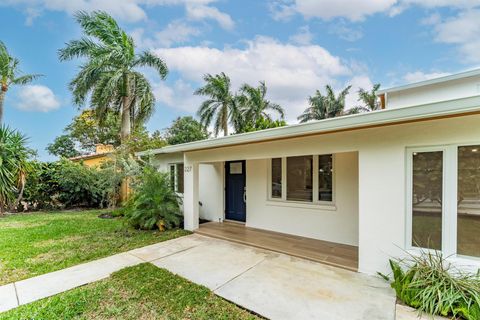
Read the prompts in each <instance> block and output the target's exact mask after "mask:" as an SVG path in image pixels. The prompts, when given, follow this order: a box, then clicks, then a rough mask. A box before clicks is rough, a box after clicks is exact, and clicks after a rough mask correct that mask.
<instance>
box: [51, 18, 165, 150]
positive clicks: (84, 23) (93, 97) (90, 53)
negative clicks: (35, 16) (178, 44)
mask: <svg viewBox="0 0 480 320" xmlns="http://www.w3.org/2000/svg"><path fill="white" fill-rule="evenodd" d="M75 18H76V20H77V22H78V23H79V24H80V26H81V27H82V29H83V33H84V35H85V36H83V37H82V38H81V39H79V40H72V41H70V42H69V43H67V44H66V47H65V48H63V49H61V50H59V58H60V60H61V61H65V60H72V59H73V58H79V57H82V58H86V62H85V63H84V64H82V65H81V67H80V71H79V73H78V74H77V75H76V76H75V78H74V79H73V80H72V81H71V82H70V90H71V91H72V93H73V97H74V103H75V104H76V105H78V106H83V105H85V102H86V100H87V98H88V97H89V96H90V107H91V108H92V109H94V110H95V113H96V116H97V117H98V119H99V120H100V121H102V120H103V119H105V118H106V116H107V114H108V111H114V112H115V113H117V114H119V115H121V130H120V136H121V139H122V141H125V140H126V139H128V138H129V137H130V134H131V132H132V127H133V126H134V125H135V122H138V124H141V123H143V122H145V121H146V120H147V119H148V118H149V117H150V116H151V115H152V114H153V111H154V108H155V97H154V95H153V93H152V88H151V86H150V83H149V81H148V80H147V79H146V77H145V76H144V75H143V74H142V73H141V72H139V71H138V70H137V68H141V67H151V68H153V69H154V70H155V71H156V72H157V73H158V74H159V75H160V77H161V78H162V79H165V77H166V76H167V73H168V69H167V66H166V64H165V62H163V60H162V59H160V58H159V57H157V56H155V55H154V54H152V53H151V52H147V51H143V52H141V53H135V44H134V42H133V39H132V37H130V36H128V35H127V34H126V33H125V31H123V30H122V29H120V27H119V26H118V24H117V22H116V21H115V20H114V19H113V18H112V17H111V16H110V15H108V14H107V13H105V12H102V11H95V12H92V13H90V14H89V13H86V12H83V11H80V12H78V13H77V14H75Z"/></svg>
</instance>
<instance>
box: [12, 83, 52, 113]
mask: <svg viewBox="0 0 480 320" xmlns="http://www.w3.org/2000/svg"><path fill="white" fill-rule="evenodd" d="M18 98H19V101H18V103H17V107H18V108H19V109H20V110H24V111H40V112H49V111H52V110H55V109H58V108H59V107H60V102H59V101H58V99H57V97H56V96H55V94H54V93H53V91H52V90H51V89H50V88H49V87H46V86H42V85H27V86H24V87H21V88H20V91H19V92H18Z"/></svg>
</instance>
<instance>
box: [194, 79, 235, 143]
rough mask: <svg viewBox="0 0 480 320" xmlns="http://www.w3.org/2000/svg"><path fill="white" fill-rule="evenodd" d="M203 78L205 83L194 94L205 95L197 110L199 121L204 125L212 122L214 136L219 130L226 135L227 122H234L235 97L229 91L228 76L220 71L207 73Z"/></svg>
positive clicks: (206, 125)
mask: <svg viewBox="0 0 480 320" xmlns="http://www.w3.org/2000/svg"><path fill="white" fill-rule="evenodd" d="M203 80H204V81H205V85H204V86H203V87H201V88H199V89H197V90H196V91H195V94H196V95H201V96H205V97H207V100H205V101H204V102H203V103H202V104H201V106H200V108H199V109H198V112H197V113H198V116H199V117H200V122H201V124H202V125H203V126H204V127H208V126H210V124H212V122H213V131H214V133H215V136H218V133H219V132H220V130H222V131H223V134H224V135H225V136H227V135H228V124H229V123H234V122H235V121H234V119H233V117H234V116H235V99H234V96H233V94H232V92H231V83H230V78H229V77H228V76H227V75H226V74H225V73H223V72H222V73H220V74H216V75H211V74H207V75H205V76H204V77H203Z"/></svg>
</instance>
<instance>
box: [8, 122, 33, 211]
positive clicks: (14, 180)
mask: <svg viewBox="0 0 480 320" xmlns="http://www.w3.org/2000/svg"><path fill="white" fill-rule="evenodd" d="M26 143H27V138H26V137H25V136H24V135H22V134H21V133H20V132H18V131H16V130H13V129H10V128H8V127H5V126H0V163H1V165H0V215H2V214H3V211H4V209H5V208H6V207H7V206H8V205H9V204H12V203H14V202H15V195H16V194H17V193H18V198H17V201H16V204H18V202H20V200H21V197H22V194H23V190H24V187H25V180H26V179H25V178H26V175H27V173H28V172H29V171H30V169H31V164H30V163H29V162H28V159H29V158H30V156H32V155H33V151H32V150H30V149H29V148H27V146H26Z"/></svg>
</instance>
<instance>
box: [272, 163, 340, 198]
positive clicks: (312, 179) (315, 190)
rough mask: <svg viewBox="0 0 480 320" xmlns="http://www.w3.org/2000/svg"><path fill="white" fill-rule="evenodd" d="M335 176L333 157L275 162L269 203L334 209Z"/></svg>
mask: <svg viewBox="0 0 480 320" xmlns="http://www.w3.org/2000/svg"><path fill="white" fill-rule="evenodd" d="M334 176H335V172H334V156H333V155H332V154H323V155H303V156H292V157H283V158H272V159H270V165H269V187H268V200H272V201H284V202H292V203H312V204H327V205H331V204H333V203H334V180H335V179H334Z"/></svg>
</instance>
